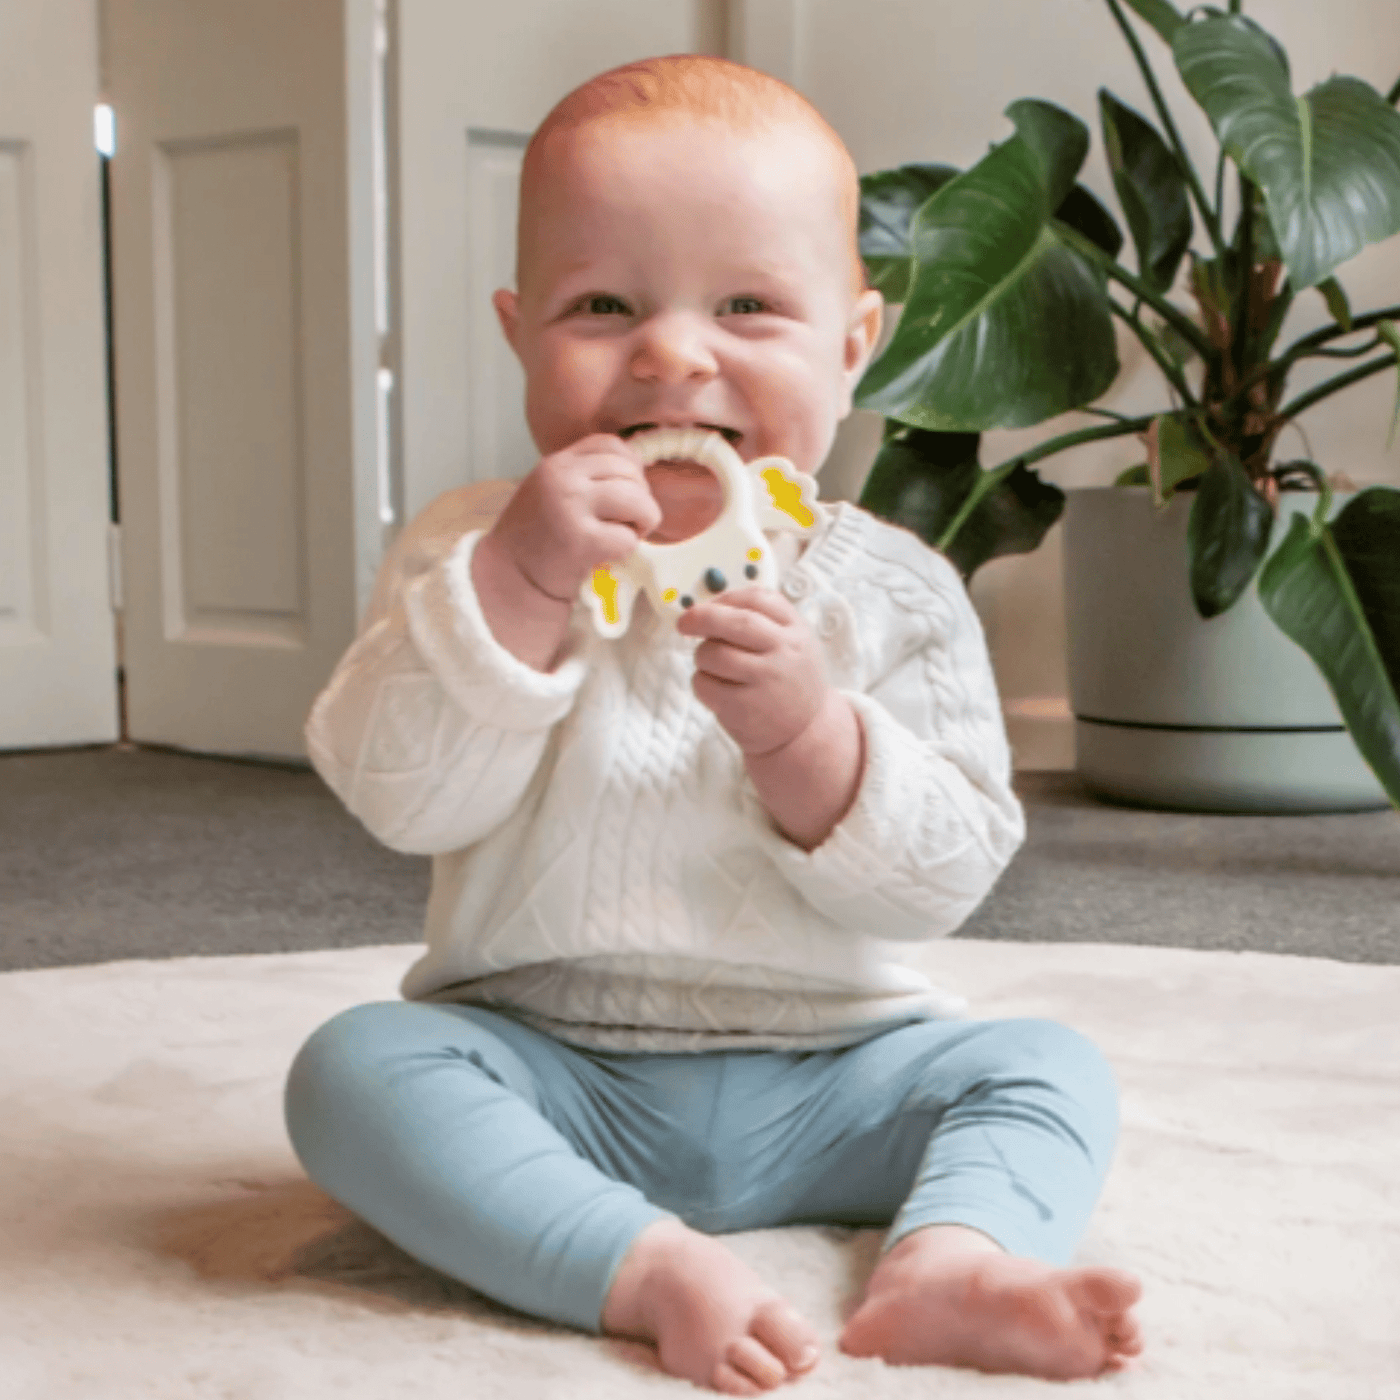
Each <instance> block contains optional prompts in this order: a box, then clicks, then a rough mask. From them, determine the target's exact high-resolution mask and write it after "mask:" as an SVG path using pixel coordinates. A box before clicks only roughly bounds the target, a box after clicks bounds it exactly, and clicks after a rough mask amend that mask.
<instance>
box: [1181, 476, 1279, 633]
mask: <svg viewBox="0 0 1400 1400" xmlns="http://www.w3.org/2000/svg"><path fill="white" fill-rule="evenodd" d="M1273 525H1274V513H1273V511H1272V510H1271V509H1270V507H1269V503H1268V502H1267V501H1266V500H1265V499H1264V498H1263V497H1262V496H1261V495H1260V494H1259V493H1258V491H1256V490H1255V489H1254V485H1253V483H1252V482H1251V481H1250V479H1249V473H1248V472H1247V471H1245V469H1244V468H1243V467H1242V466H1241V465H1240V461H1239V458H1238V457H1236V456H1235V455H1234V454H1233V453H1230V452H1222V453H1219V454H1218V455H1217V456H1216V458H1215V460H1214V461H1213V462H1212V463H1211V464H1210V467H1209V468H1208V469H1207V471H1206V473H1205V475H1204V476H1203V477H1202V478H1201V482H1200V485H1199V486H1197V488H1196V499H1195V500H1194V501H1193V502H1192V503H1191V518H1190V520H1189V521H1188V522H1187V526H1186V555H1187V558H1188V560H1189V561H1190V567H1191V597H1192V599H1193V600H1194V601H1195V604H1196V611H1197V612H1198V613H1200V615H1201V616H1202V617H1216V616H1218V615H1219V614H1220V613H1223V612H1224V611H1225V610H1226V609H1227V608H1229V607H1230V606H1231V605H1232V604H1233V603H1234V602H1235V600H1236V599H1237V598H1238V597H1239V596H1240V594H1241V593H1243V592H1244V590H1245V589H1246V588H1248V587H1249V581H1250V579H1252V578H1253V577H1254V575H1255V573H1256V572H1257V570H1258V568H1259V564H1260V561H1261V560H1262V559H1263V558H1264V555H1265V553H1266V551H1267V550H1268V548H1269V534H1270V531H1272V529H1273Z"/></svg>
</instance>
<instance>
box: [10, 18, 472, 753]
mask: <svg viewBox="0 0 1400 1400" xmlns="http://www.w3.org/2000/svg"><path fill="white" fill-rule="evenodd" d="M49 4H50V0H42V3H29V4H26V5H24V6H21V7H20V8H23V9H27V10H33V11H44V10H46V9H47V8H48V7H49ZM9 8H14V7H9ZM65 8H66V7H65ZM75 8H76V7H75ZM473 8H474V7H473ZM102 13H103V27H104V58H105V79H106V83H105V86H106V92H107V96H108V100H109V101H110V102H111V104H112V106H113V107H114V109H115V111H116V118H117V152H116V155H115V157H114V159H113V162H112V232H113V243H114V271H113V292H114V302H115V311H114V319H115V337H114V339H115V345H116V366H117V404H116V423H117V432H118V465H119V477H120V503H121V519H122V553H123V562H124V579H125V590H124V592H125V615H124V634H125V635H124V664H125V670H126V676H127V713H128V725H129V733H130V737H131V738H132V739H134V740H137V741H138V742H142V741H144V742H152V743H161V744H171V745H175V746H178V747H183V748H190V749H197V750H205V751H214V752H221V753H228V754H249V755H280V756H289V757H299V756H301V755H302V754H303V753H304V748H303V745H302V738H301V727H302V723H303V721H304V719H305V716H306V712H307V710H308V708H309V707H310V704H311V701H312V699H313V697H314V696H315V693H316V692H317V690H318V689H319V688H320V686H321V685H322V684H323V683H324V682H325V680H326V677H327V676H328V675H329V673H330V671H331V669H332V667H333V666H334V664H335V662H336V660H337V658H338V657H339V655H340V653H341V652H342V651H343V650H344V648H345V647H346V646H347V645H348V643H349V641H350V638H351V637H352V635H353V632H354V625H355V615H356V608H357V539H358V550H359V552H360V554H362V555H363V554H366V553H368V554H375V553H376V552H377V549H376V536H377V529H378V525H377V516H376V504H377V502H376V480H375V476H376V473H375V408H374V396H375V376H376V372H377V362H378V348H377V340H376V333H375V326H374V260H373V246H372V230H373V227H374V211H373V199H372V186H371V166H372V158H371V153H372V139H371V134H372V126H371V81H370V79H371V73H372V67H373V33H374V5H373V0H295V3H294V4H288V3H286V0H102Z"/></svg>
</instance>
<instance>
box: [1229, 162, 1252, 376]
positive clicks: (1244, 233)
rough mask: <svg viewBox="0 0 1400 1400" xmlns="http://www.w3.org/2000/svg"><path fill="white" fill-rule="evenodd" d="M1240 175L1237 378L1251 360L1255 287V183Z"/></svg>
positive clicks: (1233, 346) (1233, 350)
mask: <svg viewBox="0 0 1400 1400" xmlns="http://www.w3.org/2000/svg"><path fill="white" fill-rule="evenodd" d="M1239 176H1240V186H1239V188H1240V223H1239V228H1238V229H1236V230H1235V238H1236V247H1235V254H1236V256H1235V268H1234V272H1235V282H1236V286H1235V288H1234V292H1235V295H1234V296H1233V297H1231V302H1232V303H1233V304H1232V305H1231V308H1230V310H1231V312H1232V313H1233V315H1234V320H1235V324H1234V326H1233V327H1232V331H1233V334H1232V335H1231V337H1230V356H1231V359H1232V360H1233V361H1234V367H1235V379H1236V382H1238V381H1239V380H1240V379H1242V378H1243V377H1244V371H1245V366H1246V365H1247V364H1248V363H1249V351H1250V345H1249V312H1250V299H1251V298H1250V294H1251V293H1252V292H1253V290H1254V186H1253V184H1252V183H1251V182H1250V180H1249V178H1248V176H1246V175H1245V173H1244V171H1243V170H1241V171H1240V172H1239Z"/></svg>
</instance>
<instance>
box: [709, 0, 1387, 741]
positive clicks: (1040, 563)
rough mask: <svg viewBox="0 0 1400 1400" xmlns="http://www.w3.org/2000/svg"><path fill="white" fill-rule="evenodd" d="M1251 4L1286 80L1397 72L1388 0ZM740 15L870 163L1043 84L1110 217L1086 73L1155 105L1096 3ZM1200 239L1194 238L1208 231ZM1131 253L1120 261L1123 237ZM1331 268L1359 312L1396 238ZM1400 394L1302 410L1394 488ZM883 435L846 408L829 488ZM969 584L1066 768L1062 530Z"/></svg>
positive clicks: (767, 1)
mask: <svg viewBox="0 0 1400 1400" xmlns="http://www.w3.org/2000/svg"><path fill="white" fill-rule="evenodd" d="M1181 8H1185V6H1184V4H1183V5H1182V6H1181ZM1244 8H1245V13H1246V14H1248V15H1249V16H1251V17H1252V18H1254V19H1256V20H1257V21H1258V22H1259V23H1260V24H1262V25H1264V26H1265V28H1267V29H1269V30H1270V31H1271V32H1272V33H1273V34H1274V35H1275V36H1276V37H1277V38H1278V39H1279V40H1281V41H1282V43H1283V44H1284V47H1285V48H1286V49H1287V50H1288V52H1289V56H1290V59H1291V62H1292V66H1293V83H1294V89H1295V91H1303V90H1305V89H1306V88H1308V87H1310V86H1312V84H1314V83H1316V82H1319V81H1321V80H1322V79H1324V78H1326V77H1328V76H1329V75H1330V74H1332V73H1333V72H1339V73H1346V74H1353V75H1355V76H1357V77H1360V78H1364V79H1365V80H1366V81H1368V82H1369V83H1371V84H1372V85H1373V86H1374V87H1376V88H1378V89H1379V90H1380V91H1381V92H1385V91H1387V90H1388V89H1389V87H1390V85H1391V84H1392V83H1393V82H1394V81H1395V78H1396V76H1397V73H1400V4H1397V3H1396V0H1345V3H1335V0H1334V3H1331V4H1319V3H1317V0H1245V7H1244ZM736 19H737V22H736V23H735V25H734V26H733V29H732V42H733V43H734V45H735V48H734V50H733V52H734V55H735V57H738V58H742V59H746V61H749V62H754V63H756V64H757V65H758V66H760V67H765V68H769V70H770V71H773V72H775V73H776V74H777V75H778V76H780V77H782V78H784V79H785V80H787V81H789V82H792V83H793V84H794V86H796V87H797V88H799V89H800V90H801V91H802V92H803V93H805V94H806V96H807V97H809V98H810V99H811V100H812V101H814V102H815V103H816V104H817V106H818V107H819V108H820V109H821V110H822V112H823V113H824V114H825V116H826V117H827V118H828V120H830V121H831V123H832V124H833V125H834V126H835V127H836V129H837V130H838V131H839V132H840V133H841V135H842V137H843V138H844V139H845V141H846V143H847V145H848V146H849V147H850V149H851V153H852V155H853V156H854V157H855V160H856V164H857V166H858V167H859V168H860V169H861V171H863V172H864V171H871V170H879V169H885V168H888V167H891V166H895V165H901V164H904V163H906V162H910V161H918V160H922V161H945V162H948V163H951V164H955V165H959V166H963V167H966V166H968V165H970V164H972V163H973V162H974V161H976V160H977V159H978V158H979V157H980V156H981V155H983V154H984V153H985V152H986V149H987V146H988V144H989V143H990V142H992V141H1000V140H1003V139H1005V138H1006V137H1007V136H1008V135H1009V134H1010V131H1011V128H1010V124H1009V123H1008V122H1007V121H1006V120H1005V118H1003V117H1002V116H1001V113H1002V111H1003V110H1004V108H1005V107H1006V106H1007V105H1008V104H1009V103H1010V102H1012V101H1014V100H1015V99H1016V98H1019V97H1040V98H1045V99H1047V100H1049V101H1051V102H1056V103H1058V104H1060V105H1061V106H1063V107H1066V108H1068V109H1069V110H1071V111H1073V112H1075V113H1076V114H1077V115H1078V116H1079V117H1080V118H1081V119H1083V120H1084V121H1086V122H1087V123H1088V124H1089V127H1090V131H1091V132H1092V133H1093V145H1092V147H1091V150H1090V154H1089V158H1088V160H1087V162H1086V163H1085V168H1084V171H1083V173H1082V175H1081V179H1082V180H1083V182H1084V183H1085V184H1086V185H1088V186H1089V188H1090V189H1092V190H1093V191H1094V193H1095V194H1096V195H1098V196H1099V198H1100V199H1102V200H1103V201H1104V203H1105V204H1107V205H1108V207H1109V208H1110V209H1112V210H1114V212H1115V214H1118V212H1119V211H1118V209H1117V202H1116V200H1115V198H1114V196H1113V192H1112V184H1111V181H1110V179H1109V175H1108V170H1107V167H1106V165H1105V163H1104V158H1103V151H1102V145H1101V143H1100V140H1099V135H1098V130H1099V126H1098V102H1097V91H1098V88H1099V87H1100V86H1101V85H1102V86H1106V87H1108V88H1110V89H1111V90H1112V91H1113V92H1114V94H1115V95H1116V96H1118V97H1119V98H1120V99H1121V100H1122V101H1124V102H1126V103H1128V105H1130V106H1132V107H1135V108H1137V109H1138V110H1139V111H1141V112H1142V113H1143V114H1144V115H1145V116H1148V117H1149V118H1150V119H1151V120H1153V121H1154V123H1155V122H1156V120H1157V119H1156V114H1155V112H1154V111H1153V110H1152V108H1151V105H1150V99H1149V97H1148V95H1147V92H1146V89H1145V87H1144V85H1143V83H1142V80H1141V78H1140V77H1139V75H1138V71H1137V68H1136V66H1135V64H1134V62H1133V59H1132V56H1131V54H1130V52H1129V51H1128V48H1127V46H1126V44H1125V43H1124V42H1123V40H1122V37H1121V35H1120V34H1119V32H1118V29H1117V26H1116V25H1115V24H1114V22H1113V20H1112V17H1111V15H1110V14H1109V11H1108V8H1107V6H1106V5H1105V4H1103V3H1102V0H978V3H973V4H968V3H966V0H961V3H954V0H748V3H747V4H739V5H738V6H736ZM746 23H747V26H748V29H749V30H751V31H753V33H752V35H751V36H750V42H751V43H752V44H753V46H754V47H753V51H752V52H751V53H749V54H746V53H745V52H744V51H743V49H742V45H743V44H744V42H745V39H746V32H745V30H746ZM1139 28H1140V29H1142V30H1143V45H1144V48H1145V49H1146V50H1147V53H1148V56H1149V58H1150V59H1151V61H1152V64H1153V67H1154V69H1155V71H1156V73H1157V76H1158V81H1159V83H1160V84H1161V86H1162V88H1163V90H1164V91H1165V93H1166V95H1167V100H1168V102H1169V103H1170V105H1171V107H1172V110H1173V113H1174V114H1175V116H1176V120H1177V124H1178V127H1179V128H1180V130H1181V131H1182V133H1183V136H1184V137H1185V139H1186V140H1187V141H1188V144H1189V145H1190V146H1191V148H1192V152H1193V156H1194V158H1195V160H1196V164H1197V166H1198V168H1199V169H1200V170H1201V173H1202V179H1203V181H1204V182H1205V183H1206V184H1207V186H1208V187H1209V185H1210V183H1211V181H1212V180H1213V178H1214V154H1213V152H1214V144H1213V139H1212V138H1211V136H1210V130H1209V126H1208V125H1207V123H1206V120H1205V118H1204V116H1203V115H1202V114H1201V113H1200V111H1199V109H1198V108H1197V107H1196V105H1195V103H1194V102H1193V101H1192V100H1191V98H1190V97H1189V95H1188V94H1187V93H1186V91H1185V89H1184V88H1183V87H1182V85H1181V83H1180V81H1179V80H1178V78H1177V76H1176V70H1175V67H1174V65H1173V64H1172V62H1171V56H1170V54H1169V53H1168V51H1167V49H1166V47H1165V45H1164V44H1162V42H1161V41H1160V40H1159V39H1158V38H1157V36H1156V35H1155V34H1154V33H1152V32H1151V31H1148V30H1146V29H1145V27H1143V26H1139ZM760 30H761V32H759V31H760ZM759 40H761V41H762V47H761V48H760V47H758V41H759ZM1119 221H1120V224H1121V223H1122V222H1123V221H1122V219H1121V217H1120V220H1119ZM1125 231H1126V228H1125ZM1198 242H1199V243H1200V245H1201V246H1202V247H1203V248H1204V247H1205V246H1206V245H1205V243H1204V240H1203V239H1201V240H1198ZM1125 256H1126V257H1128V258H1131V252H1130V251H1128V252H1126V253H1125ZM1129 265H1132V264H1131V262H1130V264H1129ZM1339 276H1340V280H1341V282H1342V284H1343V286H1344V287H1345V288H1346V289H1347V291H1348V293H1349V295H1350V297H1351V302H1352V306H1353V309H1354V310H1357V311H1361V310H1365V309H1369V308H1372V307H1376V306H1380V305H1385V304H1387V303H1388V302H1394V301H1396V300H1397V299H1400V238H1397V239H1392V240H1390V242H1389V243H1386V244H1383V245H1380V246H1379V247H1374V248H1370V249H1368V250H1366V252H1365V253H1363V254H1362V255H1361V256H1359V257H1358V258H1356V259H1355V260H1354V261H1353V262H1351V263H1349V264H1347V265H1346V266H1345V267H1344V268H1343V269H1342V270H1341V272H1340V274H1339ZM1178 300H1183V304H1185V302H1184V299H1181V298H1178ZM1327 319H1329V318H1328V317H1327V315H1326V312H1325V309H1324V307H1323V305H1322V301H1321V298H1320V297H1318V296H1317V295H1316V294H1315V293H1310V294H1307V295H1305V296H1303V297H1301V298H1299V301H1298V304H1297V305H1296V306H1295V307H1294V309H1293V311H1292V312H1291V314H1290V317H1289V320H1288V323H1287V324H1286V325H1285V327H1284V332H1283V335H1284V338H1285V339H1284V343H1286V341H1287V339H1291V338H1292V337H1293V336H1294V335H1296V334H1301V333H1303V332H1304V331H1306V330H1309V329H1311V328H1312V327H1313V326H1315V325H1319V324H1321V323H1322V322H1324V321H1325V320H1327ZM1120 355H1121V357H1122V359H1123V362H1124V369H1125V372H1124V374H1123V376H1122V378H1121V379H1120V382H1119V385H1118V387H1117V388H1116V389H1115V391H1114V393H1113V394H1112V395H1111V396H1110V397H1108V398H1106V399H1105V400H1104V402H1105V403H1106V404H1107V405H1109V406H1110V407H1114V408H1117V409H1119V410H1120V411H1123V412H1128V413H1138V412H1144V411H1148V410H1150V409H1151V408H1154V407H1157V406H1159V405H1163V406H1164V405H1165V397H1164V395H1162V394H1161V392H1160V390H1159V387H1158V386H1159V384H1160V379H1159V376H1158V375H1157V372H1156V369H1155V367H1154V366H1153V365H1152V364H1151V363H1150V362H1148V361H1146V357H1145V356H1144V355H1143V353H1142V352H1141V351H1140V350H1138V349H1137V347H1136V343H1135V342H1130V341H1129V342H1124V341H1122V339H1121V338H1120ZM1313 363H1314V364H1315V365H1316V366H1317V368H1316V369H1315V370H1313V369H1305V370H1301V371H1299V372H1297V373H1296V374H1295V375H1294V377H1293V379H1292V380H1291V381H1290V384H1289V392H1290V394H1294V393H1298V392H1301V391H1302V390H1303V389H1305V388H1307V387H1308V386H1309V384H1311V383H1314V382H1316V381H1317V380H1318V379H1320V378H1325V377H1327V376H1328V375H1329V374H1334V373H1336V372H1337V371H1338V369H1339V368H1345V367H1346V366H1345V364H1344V363H1341V364H1339V362H1337V361H1325V360H1324V361H1315V362H1313ZM1394 395H1395V378H1394V376H1391V375H1377V376H1375V377H1373V378H1372V379H1370V380H1368V381H1366V382H1365V383H1363V384H1361V385H1359V386H1357V387H1355V388H1353V389H1351V390H1348V391H1346V392H1344V393H1343V394H1341V395H1339V396H1337V397H1335V398H1333V399H1332V400H1329V401H1328V402H1327V403H1325V404H1323V405H1319V406H1318V407H1315V408H1313V409H1312V410H1310V411H1309V412H1308V413H1306V414H1305V415H1303V417H1302V419H1301V420H1300V422H1301V425H1302V427H1303V429H1304V431H1305V432H1306V434H1307V438H1308V441H1309V443H1310V445H1311V455H1313V456H1315V457H1316V458H1317V460H1318V461H1319V462H1321V463H1322V464H1323V465H1324V466H1325V467H1327V468H1328V469H1329V470H1344V471H1346V472H1347V473H1348V474H1349V475H1350V476H1351V477H1353V478H1354V479H1355V480H1357V481H1358V482H1359V483H1361V484H1366V483H1369V482H1376V481H1379V482H1386V483H1390V484H1395V485H1400V441H1397V443H1396V444H1395V446H1394V447H1393V448H1392V449H1391V450H1390V451H1389V452H1387V451H1386V446H1385V437H1386V430H1387V427H1388V425H1389V422H1390V412H1391V405H1392V404H1393V402H1394ZM1088 421H1089V420H1087V419H1086V418H1084V417H1082V416H1081V415H1071V416H1069V417H1067V418H1066V419H1061V420H1055V421H1052V422H1050V423H1046V424H1043V425H1041V426H1040V427H1038V428H1035V429H1030V430H1027V431H1024V432H1018V433H1009V432H995V433H988V434H987V435H986V437H985V438H984V443H983V455H982V460H983V462H984V463H986V464H988V465H990V464H993V463H996V462H999V461H1002V460H1004V459H1005V458H1007V457H1009V456H1011V455H1012V454H1013V453H1014V452H1016V451H1017V450H1018V448H1020V447H1022V446H1024V445H1027V444H1029V443H1032V442H1036V441H1041V440H1043V439H1044V438H1046V437H1049V436H1052V435H1053V434H1055V433H1057V432H1062V431H1065V430H1066V429H1067V428H1069V427H1070V426H1084V425H1086V424H1087V423H1088ZM878 435H879V420H878V418H876V417H874V415H869V414H856V415H853V416H852V420H851V421H850V422H849V423H848V424H847V425H846V426H845V427H844V428H843V430H842V433H841V436H840V438H839V439H838V444H837V449H836V452H835V453H834V455H833V458H832V461H831V462H830V464H829V465H828V467H827V469H826V471H825V472H824V473H823V494H825V495H829V496H830V495H845V496H854V495H855V494H857V493H858V491H859V488H860V482H861V480H862V479H863V476H864V472H865V471H866V470H867V469H868V466H869V463H870V460H871V458H872V457H873V455H874V452H875V449H876V446H877V444H878ZM1281 445H1282V450H1283V451H1284V452H1287V453H1289V454H1290V455H1293V454H1294V453H1295V452H1296V453H1297V455H1305V451H1304V448H1303V442H1302V439H1301V437H1300V436H1299V435H1298V434H1297V433H1296V432H1293V431H1289V432H1286V433H1285V434H1284V437H1283V439H1282V444H1281ZM1140 460H1141V451H1140V448H1139V444H1138V443H1137V441H1136V439H1133V438H1126V439H1116V440H1113V441H1110V442H1107V443H1103V444H1095V445H1090V446H1086V447H1084V448H1080V449H1077V450H1075V451H1073V452H1071V453H1067V454H1064V455H1062V456H1060V457H1056V458H1052V459H1050V460H1049V461H1048V462H1044V463H1041V464H1040V467H1039V470H1040V471H1041V472H1042V474H1043V475H1044V476H1045V478H1046V479H1048V480H1050V481H1053V482H1055V483H1057V484H1058V485H1060V486H1081V485H1103V484H1107V483H1108V482H1109V481H1111V480H1112V478H1113V476H1114V475H1115V473H1116V472H1117V471H1118V470H1119V469H1120V468H1121V467H1123V466H1127V465H1130V464H1131V463H1132V462H1134V461H1140ZM972 595H973V599H974V601H975V603H976V604H977V607H978V610H979V612H980V613H981V616H982V618H983V622H984V624H985V625H986V628H987V631H988V636H989V639H990V642H991V647H992V656H993V661H994V664H995V666H996V670H997V676H998V680H999V683H1000V685H1001V689H1002V695H1003V700H1004V702H1005V703H1006V707H1007V711H1008V718H1009V721H1010V727H1011V731H1012V741H1013V745H1014V747H1015V749H1016V753H1017V760H1018V764H1019V765H1020V766H1022V767H1068V766H1070V764H1071V763H1072V761H1073V749H1072V738H1071V728H1070V723H1069V717H1068V707H1067V701H1066V698H1065V697H1066V695H1067V690H1068V685H1067V679H1066V674H1065V627H1064V611H1063V597H1062V589H1061V583H1060V531H1059V529H1058V528H1056V529H1055V530H1054V531H1052V532H1051V535H1050V536H1049V538H1048V539H1047V540H1046V542H1045V544H1044V545H1042V547H1041V548H1040V550H1039V551H1037V552H1036V553H1035V554H1032V555H1023V556H1016V557H1013V558H1010V559H1005V560H997V561H995V562H993V563H991V564H989V565H987V566H986V567H985V568H984V569H983V570H981V571H980V572H979V573H978V574H977V576H976V578H975V579H974V580H973V586H972Z"/></svg>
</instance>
